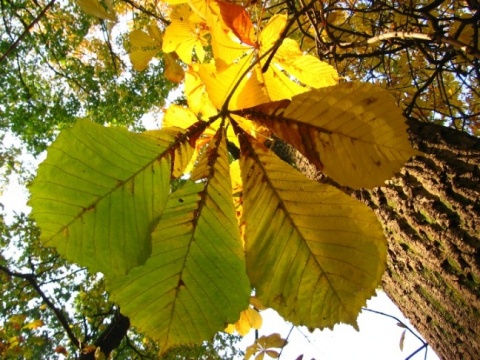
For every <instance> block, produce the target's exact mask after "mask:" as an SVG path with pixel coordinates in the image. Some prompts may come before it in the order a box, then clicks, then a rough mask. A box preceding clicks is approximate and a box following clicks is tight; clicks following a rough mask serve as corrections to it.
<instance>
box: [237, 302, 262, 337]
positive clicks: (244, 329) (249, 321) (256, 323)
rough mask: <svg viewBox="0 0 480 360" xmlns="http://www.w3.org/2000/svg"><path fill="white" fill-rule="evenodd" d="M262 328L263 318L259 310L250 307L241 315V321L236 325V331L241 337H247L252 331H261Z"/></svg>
mask: <svg viewBox="0 0 480 360" xmlns="http://www.w3.org/2000/svg"><path fill="white" fill-rule="evenodd" d="M261 327H262V316H261V315H260V314H259V313H258V311H257V310H255V309H253V308H252V307H248V308H247V310H245V311H242V312H241V313H240V319H238V321H237V322H236V323H235V330H236V331H237V332H238V334H239V335H240V336H245V335H247V334H248V333H249V332H250V330H251V329H260V328H261Z"/></svg>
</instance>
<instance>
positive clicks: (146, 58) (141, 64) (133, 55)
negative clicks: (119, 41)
mask: <svg viewBox="0 0 480 360" xmlns="http://www.w3.org/2000/svg"><path fill="white" fill-rule="evenodd" d="M155 27H156V29H155ZM155 27H154V28H152V27H150V28H149V33H148V34H147V33H146V32H143V31H141V30H138V29H136V30H133V31H132V32H130V34H129V41H130V44H131V46H132V50H131V51H130V53H129V57H130V61H131V62H132V65H133V68H134V69H135V70H137V71H143V70H145V69H146V68H147V66H148V63H149V62H150V60H152V58H153V57H154V56H155V55H156V54H158V52H159V51H161V49H162V36H161V33H160V29H158V27H157V26H156V25H155Z"/></svg>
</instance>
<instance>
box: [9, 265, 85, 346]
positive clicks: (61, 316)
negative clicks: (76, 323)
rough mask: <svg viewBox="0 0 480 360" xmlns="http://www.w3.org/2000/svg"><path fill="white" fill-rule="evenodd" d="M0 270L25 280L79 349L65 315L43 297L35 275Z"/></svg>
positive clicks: (43, 294)
mask: <svg viewBox="0 0 480 360" xmlns="http://www.w3.org/2000/svg"><path fill="white" fill-rule="evenodd" d="M0 270H1V271H3V272H4V273H6V274H8V275H10V276H13V277H16V278H19V279H24V280H26V281H27V282H28V283H29V284H30V285H31V286H32V287H33V289H34V290H35V291H36V292H37V294H38V295H40V297H41V298H42V300H43V302H44V303H45V304H46V305H47V306H48V307H49V308H50V310H52V311H53V312H54V314H55V316H56V317H57V320H58V321H59V322H60V324H61V325H62V327H63V329H64V330H65V332H66V333H67V336H68V338H69V339H70V341H71V342H72V344H73V345H75V346H76V347H77V348H80V345H81V344H80V341H79V340H78V339H77V338H76V336H75V334H74V333H73V331H72V329H71V328H70V324H69V322H68V320H67V317H66V316H65V314H64V313H63V312H62V311H61V310H60V309H59V308H57V307H56V306H55V304H54V303H53V302H52V301H51V300H50V299H49V298H48V297H47V295H45V293H44V292H43V290H42V289H41V288H40V285H38V283H37V279H36V276H35V274H23V273H18V272H15V271H11V270H10V269H8V268H7V267H5V266H3V265H0Z"/></svg>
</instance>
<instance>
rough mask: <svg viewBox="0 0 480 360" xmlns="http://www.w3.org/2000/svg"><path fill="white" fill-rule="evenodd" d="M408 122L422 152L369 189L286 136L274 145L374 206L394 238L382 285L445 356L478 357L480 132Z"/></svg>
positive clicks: (285, 155)
mask: <svg viewBox="0 0 480 360" xmlns="http://www.w3.org/2000/svg"><path fill="white" fill-rule="evenodd" d="M408 125H409V127H410V135H411V140H412V143H413V146H414V147H415V148H417V149H419V150H421V151H422V152H424V156H417V157H415V158H414V159H413V160H411V161H410V162H409V163H408V164H406V166H405V167H404V168H403V169H402V170H401V173H400V174H399V175H398V176H397V177H395V178H394V179H392V180H390V181H388V185H387V186H384V187H380V188H375V189H373V190H371V191H367V190H360V191H352V190H351V189H348V188H342V187H340V186H338V184H335V183H334V182H333V181H331V180H330V179H326V178H325V177H324V176H322V175H320V176H318V174H317V172H316V169H314V168H313V167H312V166H311V165H310V164H308V162H307V161H306V160H305V158H304V157H303V156H301V155H299V153H298V152H296V151H295V150H293V149H292V148H291V147H290V146H289V145H286V144H285V143H284V142H282V141H274V142H273V143H271V144H270V147H271V149H272V150H273V151H275V153H276V154H277V155H278V156H280V157H281V158H282V159H283V160H285V161H287V162H289V163H294V164H295V165H296V167H297V168H298V169H299V170H300V171H302V172H303V173H304V174H306V175H307V176H308V177H310V178H316V179H317V180H318V181H322V182H329V183H331V184H333V185H335V186H337V187H339V188H340V189H342V190H344V191H345V192H347V193H348V194H351V195H353V196H355V197H356V198H358V199H359V200H361V201H362V202H364V203H366V204H367V205H368V206H369V207H371V208H372V209H373V210H374V211H375V213H376V214H377V216H378V218H379V219H380V222H381V223H382V225H383V228H384V232H385V235H386V236H387V239H388V244H389V245H388V262H387V271H386V272H385V274H384V277H383V288H384V290H385V292H386V293H387V294H388V296H389V297H390V298H391V299H392V300H393V302H394V303H395V304H396V305H397V306H398V307H399V309H400V310H401V311H402V312H403V314H404V315H405V316H406V317H407V318H408V319H409V320H410V322H411V323H412V324H413V325H414V326H415V328H416V329H417V330H418V331H419V332H420V333H421V334H422V336H423V337H424V338H425V339H426V340H427V342H428V343H429V345H430V346H431V347H432V348H433V349H434V350H435V352H436V353H437V354H438V355H439V356H440V357H441V358H442V359H455V360H456V359H462V360H467V359H480V234H479V231H480V169H479V165H480V139H478V138H476V137H472V136H470V135H468V134H466V133H464V132H461V131H456V130H453V129H450V128H446V127H442V126H438V125H434V124H431V123H420V122H418V121H416V120H414V119H410V120H408Z"/></svg>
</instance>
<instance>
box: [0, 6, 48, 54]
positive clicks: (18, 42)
mask: <svg viewBox="0 0 480 360" xmlns="http://www.w3.org/2000/svg"><path fill="white" fill-rule="evenodd" d="M55 1H56V0H51V1H50V2H49V3H48V4H47V6H45V7H44V8H43V10H42V11H41V12H40V14H38V16H37V17H36V18H35V19H34V20H33V21H32V22H31V23H30V24H29V25H28V26H27V27H26V28H25V30H23V33H22V34H21V35H20V36H19V37H18V38H17V40H15V41H14V42H13V44H12V45H10V47H9V48H8V49H7V51H5V53H4V54H3V55H2V56H0V63H1V62H2V61H3V60H4V59H6V58H7V56H8V55H10V53H11V52H12V51H14V50H15V49H16V48H17V46H18V44H20V42H21V41H22V40H23V38H24V37H25V36H26V35H27V34H28V33H29V32H30V30H31V29H32V28H33V27H34V26H35V25H36V24H37V23H38V22H39V21H40V20H41V19H42V18H43V17H44V16H45V14H46V13H47V11H48V10H49V9H50V8H51V7H52V6H53V4H54V3H55Z"/></svg>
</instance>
